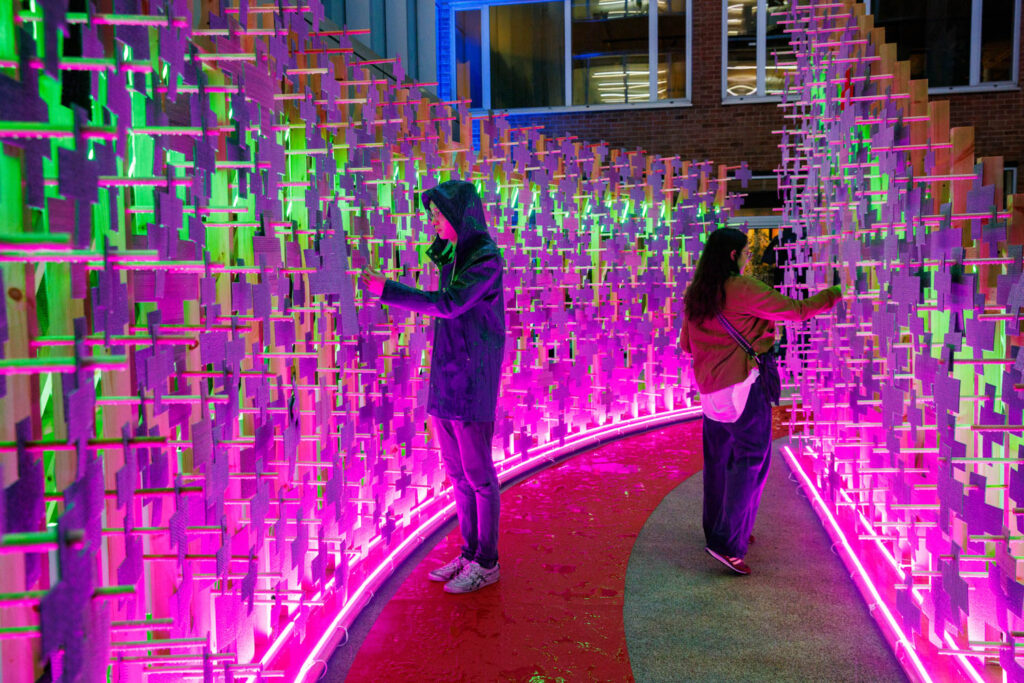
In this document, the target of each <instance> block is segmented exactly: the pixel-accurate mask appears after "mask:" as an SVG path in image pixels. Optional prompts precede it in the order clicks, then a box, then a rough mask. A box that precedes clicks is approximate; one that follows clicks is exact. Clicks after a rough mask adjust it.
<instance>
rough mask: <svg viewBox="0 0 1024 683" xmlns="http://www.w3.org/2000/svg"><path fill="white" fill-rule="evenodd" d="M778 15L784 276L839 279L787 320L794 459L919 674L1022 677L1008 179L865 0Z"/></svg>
mask: <svg viewBox="0 0 1024 683" xmlns="http://www.w3.org/2000/svg"><path fill="white" fill-rule="evenodd" d="M788 21H789V24H788V26H789V31H790V33H791V38H792V42H793V47H794V49H795V51H796V54H797V62H796V64H795V65H794V66H793V71H792V72H791V75H792V79H791V81H790V86H791V88H790V89H789V91H788V93H787V97H786V99H785V101H784V102H783V104H782V105H781V106H782V107H783V110H784V112H785V115H786V118H787V125H786V127H785V130H784V131H783V132H782V144H783V152H784V159H783V163H782V167H781V169H780V171H779V177H780V185H781V186H782V187H784V189H785V192H786V205H785V218H784V223H785V227H786V228H788V229H791V230H792V231H793V234H794V235H795V241H793V242H792V243H791V246H790V248H789V263H788V265H787V266H786V283H787V286H788V288H789V290H790V292H791V293H793V294H803V293H804V292H805V290H806V289H808V288H809V289H811V290H814V289H817V288H819V287H821V286H823V285H824V284H831V279H832V273H833V269H839V271H840V273H841V276H842V279H843V281H844V285H845V291H846V292H847V296H846V299H845V301H844V303H843V304H842V305H841V306H840V307H839V308H837V309H836V311H835V313H834V315H832V316H831V318H822V319H820V320H817V321H815V322H813V323H812V324H811V325H810V326H809V327H805V328H802V329H801V330H799V331H797V330H791V331H790V340H791V341H792V344H791V346H790V349H789V353H788V357H787V370H788V371H789V372H790V373H791V376H792V378H793V381H794V382H795V384H796V385H797V386H798V387H799V389H800V396H801V398H802V400H803V404H802V406H801V407H799V408H797V409H796V410H795V412H794V414H793V420H794V423H793V440H794V443H795V450H796V451H797V453H796V464H797V465H800V466H803V467H806V468H807V469H808V471H809V472H810V476H811V478H812V479H813V481H814V484H815V488H816V490H817V495H820V498H821V500H820V505H821V507H822V514H823V516H826V517H827V516H832V517H833V518H835V519H836V520H838V522H839V525H840V526H841V527H842V528H843V529H845V530H846V532H847V537H848V538H849V539H851V540H850V544H851V546H852V550H853V554H854V555H856V556H857V557H858V558H859V562H861V563H862V564H863V565H864V567H865V569H866V576H869V577H870V581H865V582H864V583H871V584H873V588H870V587H866V591H868V594H870V595H871V596H872V597H871V598H870V602H871V603H872V604H871V607H872V610H873V613H874V614H875V616H876V618H877V619H878V620H879V622H880V623H881V624H882V626H883V628H884V629H885V630H886V631H887V633H888V634H889V636H890V637H891V639H892V640H893V644H894V645H895V647H896V652H897V655H898V656H899V657H900V658H901V659H902V660H903V661H904V664H905V665H906V667H907V670H908V672H909V673H910V674H911V676H912V677H913V678H914V679H916V680H988V681H1001V680H1024V667H1022V660H1021V659H1020V655H1021V654H1022V652H1021V650H1020V647H1019V646H1020V639H1021V638H1022V637H1024V615H1022V611H1024V583H1022V581H1024V448H1022V445H1024V439H1022V429H1024V426H1022V422H1024V419H1022V417H1024V416H1022V411H1024V391H1022V390H1024V378H1022V377H1024V375H1022V372H1024V350H1022V341H1024V337H1022V333H1021V326H1020V325H1021V307H1022V305H1024V278H1022V274H1021V273H1022V262H1021V260H1022V244H1024V195H1016V196H1014V197H1013V205H1012V206H1004V198H1003V194H1004V193H1003V188H1002V177H1003V174H1002V159H1001V158H998V157H996V158H984V159H976V158H975V155H974V148H973V132H972V129H970V128H953V129H950V127H949V117H948V111H949V108H948V104H947V102H944V101H937V100H930V99H929V97H928V84H927V82H926V81H919V80H910V79H909V77H908V73H909V67H908V65H907V64H906V63H902V62H897V61H896V59H895V54H896V48H895V46H893V45H889V44H885V43H884V40H883V38H884V36H883V34H882V32H881V31H880V30H878V29H875V28H873V23H872V20H871V17H869V16H865V14H864V11H863V7H862V6H861V5H860V4H857V3H854V2H852V1H850V0H842V1H835V2H824V1H820V0H804V1H803V2H800V3H795V4H794V5H793V7H792V8H791V10H790V15H789V19H788ZM871 590H877V593H870V591H871Z"/></svg>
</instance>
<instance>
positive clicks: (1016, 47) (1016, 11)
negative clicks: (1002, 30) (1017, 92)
mask: <svg viewBox="0 0 1024 683" xmlns="http://www.w3.org/2000/svg"><path fill="white" fill-rule="evenodd" d="M1019 55H1020V2H1015V3H1013V60H1012V61H1013V69H1012V71H1011V72H1010V78H1011V79H1013V82H1014V84H1016V83H1018V78H1019V77H1020V74H1019V73H1018V70H1019V68H1020V65H1019V64H1018V62H1019V61H1020V57H1019Z"/></svg>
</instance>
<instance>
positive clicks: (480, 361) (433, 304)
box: [381, 180, 505, 422]
mask: <svg viewBox="0 0 1024 683" xmlns="http://www.w3.org/2000/svg"><path fill="white" fill-rule="evenodd" d="M421 200H422V202H423V207H424V208H426V209H428V210H429V206H430V205H431V204H436V205H437V207H438V209H439V210H440V211H441V213H442V214H443V215H444V217H445V218H446V219H447V220H448V222H449V223H451V225H452V227H453V228H455V232H456V234H457V235H458V240H457V242H456V244H454V245H453V244H452V243H451V242H449V241H448V240H443V239H441V238H440V237H438V238H436V239H435V240H434V242H433V243H432V244H431V245H430V247H429V248H428V249H427V256H429V257H430V260H431V261H433V262H434V263H435V264H437V266H438V267H439V268H440V269H441V278H440V284H439V286H440V289H438V290H437V291H436V292H425V291H422V290H419V289H415V288H413V287H408V286H406V285H403V284H402V283H400V282H396V281H394V280H388V281H387V283H386V284H385V285H384V291H383V293H382V294H381V302H382V303H386V304H389V305H392V306H399V307H401V308H405V309H408V310H411V311H416V312H417V313H423V314H425V315H432V316H435V320H434V345H433V351H432V352H431V357H430V393H429V395H428V398H427V412H428V413H429V414H431V415H435V416H437V417H441V418H446V419H449V420H460V421H463V422H487V421H492V420H494V411H495V407H496V406H497V403H498V381H499V379H500V377H501V361H502V357H503V356H504V351H505V297H504V295H503V289H502V269H503V266H504V263H503V261H502V258H501V252H500V251H499V250H498V245H497V244H495V243H494V240H493V239H491V236H490V235H489V234H488V233H487V225H486V223H485V221H484V209H483V204H482V203H481V201H480V197H479V196H478V195H477V193H476V188H475V187H474V186H473V185H472V183H467V182H464V181H461V180H449V181H447V182H444V183H441V184H440V185H438V186H437V187H434V188H432V189H429V190H427V191H426V192H424V193H423V195H422V198H421Z"/></svg>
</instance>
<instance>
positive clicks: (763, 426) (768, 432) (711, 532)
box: [704, 379, 772, 558]
mask: <svg viewBox="0 0 1024 683" xmlns="http://www.w3.org/2000/svg"><path fill="white" fill-rule="evenodd" d="M771 453H772V409H771V406H770V405H769V403H768V397H767V395H766V394H765V392H764V388H763V387H762V386H761V380H760V379H758V380H757V381H756V382H754V383H753V384H752V385H751V387H750V396H749V397H748V398H747V405H746V407H745V408H744V409H743V414H742V415H740V418H739V419H738V420H737V421H736V422H731V423H727V422H718V421H716V420H712V419H711V418H709V417H708V416H706V415H705V416H704V538H705V539H706V540H707V544H708V547H709V548H711V549H712V550H714V551H715V552H717V553H719V554H721V555H730V556H732V557H740V558H742V557H744V556H746V554H747V542H748V540H749V539H750V532H751V531H753V529H754V519H755V517H757V508H758V506H759V505H760V504H761V491H762V490H763V489H764V482H765V478H766V477H767V476H768V465H769V462H770V460H771Z"/></svg>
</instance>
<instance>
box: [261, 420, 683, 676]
mask: <svg viewBox="0 0 1024 683" xmlns="http://www.w3.org/2000/svg"><path fill="white" fill-rule="evenodd" d="M700 414H701V409H700V406H695V407H691V408H684V409H681V410H674V411H671V412H666V413H658V414H657V415H648V416H644V417H638V418H632V419H629V420H623V421H622V422H618V423H615V424H612V425H604V426H602V427H597V428H595V429H592V430H589V431H586V432H581V433H579V434H575V435H573V436H572V437H571V438H569V439H566V440H565V442H564V443H563V444H561V445H558V444H544V445H541V446H535V447H534V448H532V449H530V450H528V451H527V453H529V454H530V457H528V458H527V459H526V460H524V461H523V462H522V463H520V464H518V465H516V466H515V467H512V468H510V469H508V470H505V471H504V472H502V473H501V474H500V476H499V480H500V481H501V482H502V483H504V482H506V481H508V480H509V479H513V478H515V477H517V476H518V475H519V474H521V473H522V472H525V471H528V470H530V469H532V468H533V467H536V466H537V465H539V464H540V463H541V462H543V461H545V460H548V461H554V460H556V459H558V458H559V457H561V456H562V455H566V454H568V453H570V452H572V451H575V450H583V449H584V448H586V447H587V446H588V445H589V444H592V443H595V442H597V441H600V440H602V439H603V438H604V437H607V436H610V435H615V436H617V437H622V436H626V435H627V434H629V433H632V432H635V431H639V430H640V429H644V428H650V427H654V426H657V425H659V424H664V423H667V422H675V421H678V420H685V419H690V418H694V417H697V416H699V415H700ZM454 511H455V503H454V502H452V503H449V504H448V505H447V506H445V507H444V508H442V509H441V510H440V511H438V512H437V513H436V514H435V515H434V516H433V517H431V518H430V519H428V520H427V521H426V522H424V523H423V524H421V525H420V526H419V527H418V528H417V529H415V530H413V531H412V532H410V533H409V535H408V536H406V538H405V540H403V541H402V542H401V543H400V544H399V545H398V547H397V548H395V550H394V551H392V553H391V554H390V555H388V556H387V558H385V559H384V561H383V562H381V563H380V564H379V565H378V566H377V568H376V569H374V570H373V572H372V573H371V574H370V575H369V576H368V577H367V578H366V580H365V581H363V583H362V585H361V586H359V588H358V589H357V590H356V591H355V592H354V593H353V594H352V595H351V596H350V598H349V600H348V601H347V603H346V604H345V606H344V607H343V608H342V609H341V610H340V611H339V612H338V614H337V615H336V616H335V617H334V619H332V620H331V623H330V625H329V626H328V627H327V628H326V629H325V630H324V633H323V635H321V636H320V638H319V639H318V640H317V642H316V645H314V646H313V647H312V648H311V649H310V651H309V654H308V655H307V656H306V659H305V660H304V661H303V663H302V667H301V668H300V669H299V673H298V676H297V680H299V681H304V680H306V678H307V677H308V676H309V675H310V673H311V672H312V668H313V665H314V664H315V663H316V662H317V661H320V660H321V658H322V656H323V655H324V654H325V652H326V651H327V650H329V649H332V648H333V647H334V645H335V642H334V641H335V634H336V633H337V631H338V629H339V628H342V624H343V623H346V621H347V620H348V618H349V617H350V616H353V612H354V611H355V610H354V607H355V606H356V605H358V604H359V602H360V600H361V599H362V597H363V595H364V594H365V593H366V591H368V590H372V589H375V588H377V587H378V586H379V585H380V584H381V583H383V582H384V580H385V579H386V578H387V576H384V575H383V572H384V570H385V568H391V569H392V570H393V569H394V563H395V561H396V560H398V559H399V558H402V557H404V556H405V555H406V554H407V552H408V551H410V550H411V548H410V547H409V546H410V545H411V544H412V542H413V541H421V540H422V539H423V538H425V537H426V536H429V535H430V534H431V533H433V531H434V530H435V529H436V528H437V527H438V526H440V524H441V523H443V522H444V521H446V520H447V519H448V518H450V517H451V515H452V514H453V513H454ZM389 574H390V572H389ZM333 582H334V579H333V578H332V579H331V580H330V581H329V582H328V583H327V585H325V586H324V589H323V592H324V593H327V592H328V591H329V590H330V588H331V587H332V586H333ZM293 626H294V622H292V623H290V624H289V625H288V628H286V629H284V630H283V631H282V632H281V635H280V636H278V638H277V640H275V641H274V643H273V644H272V645H271V646H270V648H268V649H267V652H266V654H264V655H263V658H262V659H261V660H260V664H261V668H263V667H266V666H267V665H269V664H270V662H271V661H273V659H274V657H275V656H277V653H278V652H279V651H280V649H281V647H282V646H283V645H284V643H285V641H286V640H287V639H288V635H290V634H291V631H292V627H293Z"/></svg>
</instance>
